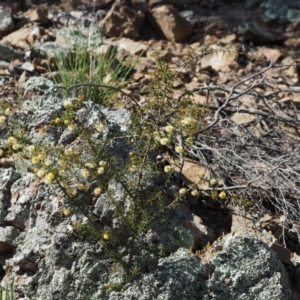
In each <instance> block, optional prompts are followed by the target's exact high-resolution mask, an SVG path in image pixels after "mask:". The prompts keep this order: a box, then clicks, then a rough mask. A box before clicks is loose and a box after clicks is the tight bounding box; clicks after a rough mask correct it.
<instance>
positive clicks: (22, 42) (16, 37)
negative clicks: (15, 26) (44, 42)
mask: <svg viewBox="0 0 300 300" xmlns="http://www.w3.org/2000/svg"><path fill="white" fill-rule="evenodd" d="M34 30H35V27H27V28H20V29H19V30H17V31H14V32H12V33H10V34H9V35H7V36H5V37H4V38H3V39H2V40H1V42H2V43H5V44H10V45H12V46H15V47H20V48H22V49H29V48H30V45H29V42H28V41H27V39H28V37H29V36H30V35H31V34H32V32H34Z"/></svg>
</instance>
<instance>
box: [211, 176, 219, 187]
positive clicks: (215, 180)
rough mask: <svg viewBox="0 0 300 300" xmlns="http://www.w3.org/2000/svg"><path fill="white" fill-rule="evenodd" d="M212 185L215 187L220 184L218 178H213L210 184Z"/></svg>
mask: <svg viewBox="0 0 300 300" xmlns="http://www.w3.org/2000/svg"><path fill="white" fill-rule="evenodd" d="M209 184H210V185H212V186H214V185H217V184H218V179H216V178H212V179H211V180H210V182H209Z"/></svg>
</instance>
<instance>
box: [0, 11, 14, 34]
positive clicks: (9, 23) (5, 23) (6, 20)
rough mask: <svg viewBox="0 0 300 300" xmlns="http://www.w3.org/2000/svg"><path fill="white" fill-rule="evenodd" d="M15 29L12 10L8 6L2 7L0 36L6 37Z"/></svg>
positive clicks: (0, 12)
mask: <svg viewBox="0 0 300 300" xmlns="http://www.w3.org/2000/svg"><path fill="white" fill-rule="evenodd" d="M13 29H14V21H13V18H12V11H11V8H10V7H8V6H2V5H1V6H0V35H1V36H4V35H5V34H8V33H9V32H11V31H13Z"/></svg>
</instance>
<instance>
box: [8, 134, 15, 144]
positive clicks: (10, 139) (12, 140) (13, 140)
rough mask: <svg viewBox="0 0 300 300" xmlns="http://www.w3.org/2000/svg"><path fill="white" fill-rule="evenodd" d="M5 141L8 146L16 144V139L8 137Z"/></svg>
mask: <svg viewBox="0 0 300 300" xmlns="http://www.w3.org/2000/svg"><path fill="white" fill-rule="evenodd" d="M7 141H8V142H9V144H15V143H17V139H16V138H15V137H13V136H10V137H8V138H7Z"/></svg>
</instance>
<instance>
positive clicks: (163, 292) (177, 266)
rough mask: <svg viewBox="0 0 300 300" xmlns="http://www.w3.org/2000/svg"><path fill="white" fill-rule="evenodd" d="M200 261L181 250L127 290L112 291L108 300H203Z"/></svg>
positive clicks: (186, 251)
mask: <svg viewBox="0 0 300 300" xmlns="http://www.w3.org/2000/svg"><path fill="white" fill-rule="evenodd" d="M201 272H202V267H201V264H200V262H199V261H198V260H197V259H196V258H195V256H194V255H192V254H190V253H189V251H188V250H187V249H183V248H180V249H178V250H177V251H176V252H175V253H173V254H171V255H170V256H169V257H167V258H162V259H160V260H159V263H158V268H157V270H156V271H155V272H152V273H149V274H145V275H143V276H142V278H141V279H139V280H137V281H135V282H134V283H133V284H131V285H130V286H129V287H128V288H127V289H126V290H125V291H122V292H112V293H111V294H110V295H109V300H121V299H131V300H152V299H157V300H177V299H178V300H179V299H180V300H191V299H201V298H200V295H201V294H200V291H201V284H200V278H199V275H200V274H201Z"/></svg>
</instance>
